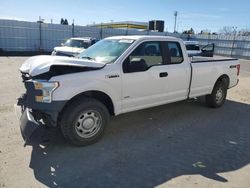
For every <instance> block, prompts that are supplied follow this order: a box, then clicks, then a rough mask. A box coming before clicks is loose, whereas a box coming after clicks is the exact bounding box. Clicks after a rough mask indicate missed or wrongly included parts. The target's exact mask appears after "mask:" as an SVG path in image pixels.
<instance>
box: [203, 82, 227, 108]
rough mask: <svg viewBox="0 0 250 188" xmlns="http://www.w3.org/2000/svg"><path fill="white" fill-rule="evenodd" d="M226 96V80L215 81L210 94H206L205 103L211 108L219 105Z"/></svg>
mask: <svg viewBox="0 0 250 188" xmlns="http://www.w3.org/2000/svg"><path fill="white" fill-rule="evenodd" d="M226 97H227V84H226V81H224V80H221V81H217V82H216V84H215V86H214V88H213V91H212V93H211V94H209V95H206V103H207V105H208V106H210V107H213V108H218V107H221V106H222V105H223V104H224V102H225V100H226Z"/></svg>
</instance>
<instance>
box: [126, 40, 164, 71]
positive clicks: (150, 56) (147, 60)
mask: <svg viewBox="0 0 250 188" xmlns="http://www.w3.org/2000/svg"><path fill="white" fill-rule="evenodd" d="M162 63H163V58H162V53H161V46H160V42H154V41H153V42H144V43H142V44H140V45H139V46H138V47H137V48H136V49H135V50H134V51H133V52H132V53H131V54H130V55H129V56H128V57H127V58H126V60H125V61H124V62H123V72H124V73H131V72H142V71H147V70H148V69H149V68H150V67H152V66H155V65H162Z"/></svg>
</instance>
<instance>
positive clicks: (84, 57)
mask: <svg viewBox="0 0 250 188" xmlns="http://www.w3.org/2000/svg"><path fill="white" fill-rule="evenodd" d="M80 58H81V59H88V60H95V58H92V57H89V56H83V57H80Z"/></svg>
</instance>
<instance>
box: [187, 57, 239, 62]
mask: <svg viewBox="0 0 250 188" xmlns="http://www.w3.org/2000/svg"><path fill="white" fill-rule="evenodd" d="M232 60H237V59H235V58H230V57H221V56H214V57H202V56H194V57H192V59H191V63H206V62H219V61H232Z"/></svg>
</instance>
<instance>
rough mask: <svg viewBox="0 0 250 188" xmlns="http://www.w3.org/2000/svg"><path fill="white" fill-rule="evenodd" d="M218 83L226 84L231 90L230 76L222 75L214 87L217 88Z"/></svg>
mask: <svg viewBox="0 0 250 188" xmlns="http://www.w3.org/2000/svg"><path fill="white" fill-rule="evenodd" d="M218 81H221V82H225V84H226V86H227V88H229V85H230V78H229V76H228V75H227V74H223V75H221V76H220V77H219V78H218V79H217V80H216V82H215V83H214V86H215V84H216V83H217V82H218Z"/></svg>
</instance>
